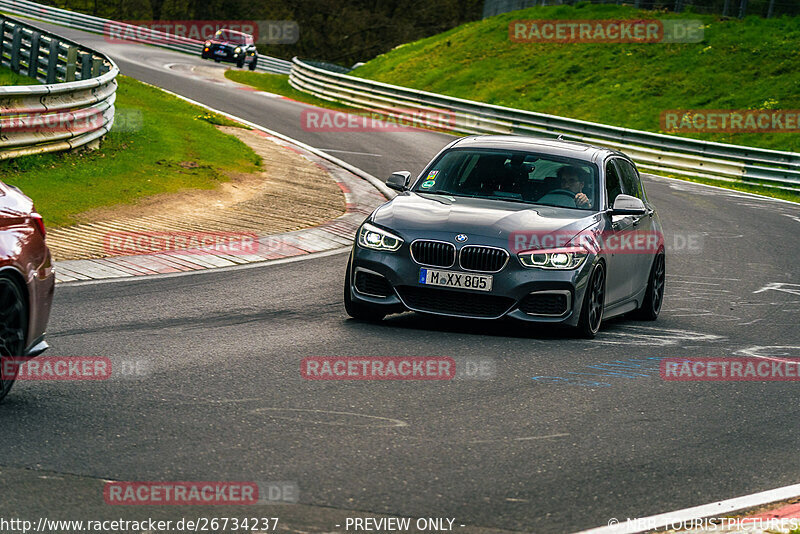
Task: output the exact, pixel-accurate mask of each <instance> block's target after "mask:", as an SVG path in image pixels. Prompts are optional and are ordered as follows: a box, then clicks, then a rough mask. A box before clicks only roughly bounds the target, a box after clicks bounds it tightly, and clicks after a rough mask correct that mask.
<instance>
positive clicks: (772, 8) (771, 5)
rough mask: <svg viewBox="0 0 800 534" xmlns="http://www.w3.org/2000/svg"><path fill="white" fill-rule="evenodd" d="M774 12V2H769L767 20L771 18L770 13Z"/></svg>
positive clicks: (773, 0)
mask: <svg viewBox="0 0 800 534" xmlns="http://www.w3.org/2000/svg"><path fill="white" fill-rule="evenodd" d="M774 10H775V0H769V8H767V18H768V19H771V18H772V12H773V11H774Z"/></svg>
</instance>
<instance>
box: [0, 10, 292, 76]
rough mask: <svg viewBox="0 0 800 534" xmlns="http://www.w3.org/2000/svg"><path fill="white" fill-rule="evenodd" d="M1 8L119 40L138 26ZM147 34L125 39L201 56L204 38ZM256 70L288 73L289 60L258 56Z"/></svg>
mask: <svg viewBox="0 0 800 534" xmlns="http://www.w3.org/2000/svg"><path fill="white" fill-rule="evenodd" d="M0 11H3V12H6V13H11V14H15V15H23V16H26V17H31V18H34V19H39V20H43V21H45V22H50V23H53V24H60V25H61V26H65V27H67V28H73V29H76V30H83V31H88V32H93V33H99V34H102V35H105V36H109V37H110V36H112V35H113V36H114V38H115V39H119V38H120V36H128V35H135V34H136V32H135V31H130V32H126V31H124V30H126V29H130V30H135V29H136V28H137V26H133V25H130V24H125V23H123V22H116V21H113V20H109V19H104V18H100V17H93V16H91V15H85V14H83V13H76V12H73V11H67V10H65V9H59V8H56V7H51V6H46V5H43V4H37V3H35V2H29V1H28V0H0ZM147 33H148V35H149V38H148V39H147V40H138V39H136V38H128V39H127V40H130V41H132V42H139V43H145V44H151V45H154V46H159V47H161V48H166V49H169V50H175V51H177V52H184V53H187V54H193V55H196V56H200V52H201V50H202V48H203V41H198V40H195V39H189V38H186V37H180V36H176V35H169V34H166V33H163V32H158V31H148V32H147ZM258 69H259V70H263V71H266V72H272V73H275V74H289V70H290V69H291V62H289V61H286V60H284V59H278V58H274V57H270V56H262V55H259V56H258Z"/></svg>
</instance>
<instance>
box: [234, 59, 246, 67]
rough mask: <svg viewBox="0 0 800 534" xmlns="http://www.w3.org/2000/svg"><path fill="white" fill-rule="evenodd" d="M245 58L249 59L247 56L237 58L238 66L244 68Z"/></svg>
mask: <svg viewBox="0 0 800 534" xmlns="http://www.w3.org/2000/svg"><path fill="white" fill-rule="evenodd" d="M245 59H247V58H246V57H245V56H242V57H240V58H239V59H237V60H236V66H237V67H239V68H240V69H243V68H244V60H245Z"/></svg>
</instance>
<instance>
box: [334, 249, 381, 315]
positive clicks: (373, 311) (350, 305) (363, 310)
mask: <svg viewBox="0 0 800 534" xmlns="http://www.w3.org/2000/svg"><path fill="white" fill-rule="evenodd" d="M350 287H351V284H350V261H349V260H348V262H347V272H346V273H345V275H344V309H345V311H346V312H347V315H349V316H350V317H352V318H353V319H358V320H360V321H370V322H379V321H382V320H383V318H384V317H386V313H384V312H382V311H380V310H379V309H378V308H376V307H375V306H369V305H365V304H361V303H360V302H355V301H353V299H352V297H351V295H350Z"/></svg>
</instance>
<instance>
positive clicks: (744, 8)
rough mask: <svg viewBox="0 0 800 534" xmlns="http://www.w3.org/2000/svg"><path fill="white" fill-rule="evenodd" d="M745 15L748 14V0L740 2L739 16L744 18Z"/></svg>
mask: <svg viewBox="0 0 800 534" xmlns="http://www.w3.org/2000/svg"><path fill="white" fill-rule="evenodd" d="M745 15H747V0H742V3H740V4H739V18H740V19H743V18H744V16H745Z"/></svg>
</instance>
